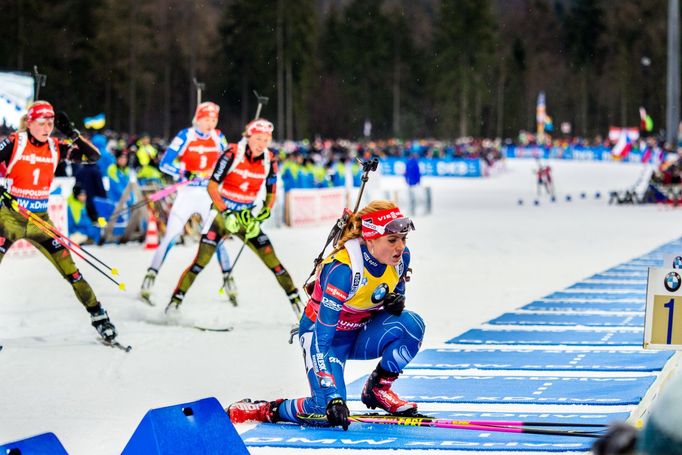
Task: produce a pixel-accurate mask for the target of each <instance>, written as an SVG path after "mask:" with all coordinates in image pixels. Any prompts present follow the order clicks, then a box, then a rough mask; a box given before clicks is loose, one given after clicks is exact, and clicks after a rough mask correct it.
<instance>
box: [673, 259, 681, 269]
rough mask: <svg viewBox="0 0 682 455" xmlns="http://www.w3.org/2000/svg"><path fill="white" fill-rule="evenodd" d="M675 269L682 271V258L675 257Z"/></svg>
mask: <svg viewBox="0 0 682 455" xmlns="http://www.w3.org/2000/svg"><path fill="white" fill-rule="evenodd" d="M673 268H674V269H682V256H675V259H673Z"/></svg>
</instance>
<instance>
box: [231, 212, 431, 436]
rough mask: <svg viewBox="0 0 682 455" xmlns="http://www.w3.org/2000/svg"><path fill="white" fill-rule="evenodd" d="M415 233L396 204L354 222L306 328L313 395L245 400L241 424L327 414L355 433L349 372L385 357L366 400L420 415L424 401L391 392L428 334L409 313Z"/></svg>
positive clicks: (319, 278) (322, 276) (329, 265)
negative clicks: (350, 366) (358, 363)
mask: <svg viewBox="0 0 682 455" xmlns="http://www.w3.org/2000/svg"><path fill="white" fill-rule="evenodd" d="M411 230H414V224H413V223H412V220H411V219H410V218H406V217H404V216H403V215H402V214H401V213H400V210H399V209H398V207H397V206H396V205H395V204H393V203H392V202H389V201H381V200H377V201H372V202H371V203H370V204H369V205H367V206H366V207H365V208H364V209H362V210H360V211H359V212H358V213H356V214H353V215H352V216H351V217H350V219H349V221H348V224H347V225H346V227H345V228H344V230H343V233H342V235H341V238H340V240H339V241H338V243H337V246H336V248H335V249H334V251H332V253H331V254H330V255H329V256H327V257H326V259H325V260H324V261H323V262H322V263H321V265H320V267H319V268H318V270H317V274H316V279H315V283H314V287H313V292H312V295H311V297H310V300H309V301H308V304H307V306H306V308H305V313H304V315H303V317H302V318H301V322H300V325H299V333H298V335H299V341H300V343H301V346H302V348H303V353H304V359H305V366H306V371H307V377H308V382H309V384H310V388H311V391H312V396H311V397H307V398H298V399H288V400H282V399H279V400H275V401H252V400H250V399H246V400H241V401H238V402H236V403H233V404H232V405H230V406H229V407H228V408H227V409H226V411H227V413H228V414H229V416H230V419H231V420H232V422H233V423H242V422H246V421H260V422H272V423H275V422H279V421H287V422H294V423H301V424H305V423H306V420H304V419H301V418H299V417H298V416H299V415H302V414H322V415H326V418H327V421H326V424H328V425H329V426H341V427H343V428H344V430H345V429H347V428H348V425H349V419H348V417H349V411H348V407H347V406H346V385H345V381H344V377H343V372H344V367H345V364H346V361H347V360H349V359H353V360H368V359H375V358H379V359H380V361H379V364H378V365H377V367H376V369H375V370H374V371H373V372H372V373H371V374H370V375H369V378H368V379H367V381H366V382H365V385H364V387H363V389H362V394H361V400H362V402H363V403H364V404H365V405H366V406H367V407H368V408H371V409H375V408H380V409H383V410H384V411H386V412H388V413H390V414H398V415H403V416H413V415H416V414H417V404H416V403H413V402H409V401H406V400H403V399H402V398H400V397H399V396H398V395H397V394H396V393H395V392H394V391H393V390H391V386H392V384H393V383H394V382H395V380H396V379H397V378H398V376H399V374H400V372H401V370H402V369H403V368H404V367H405V366H406V365H407V364H408V363H409V362H410V361H411V360H412V358H413V357H414V356H415V355H416V354H417V352H418V351H419V348H420V347H421V342H422V339H423V337H424V330H425V326H424V322H423V320H422V318H421V317H420V316H419V315H418V314H416V313H414V312H412V311H409V310H406V309H405V295H404V293H405V282H406V281H407V275H406V274H407V270H408V266H409V262H410V252H409V250H408V249H407V247H406V241H407V234H408V233H409V232H410V231H411ZM317 424H318V425H319V422H318V423H317Z"/></svg>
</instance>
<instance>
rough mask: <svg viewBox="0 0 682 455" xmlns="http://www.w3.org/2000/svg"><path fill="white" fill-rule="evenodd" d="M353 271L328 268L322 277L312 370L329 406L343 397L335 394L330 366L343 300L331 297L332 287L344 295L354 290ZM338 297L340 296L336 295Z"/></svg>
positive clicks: (339, 266)
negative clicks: (330, 290) (336, 399)
mask: <svg viewBox="0 0 682 455" xmlns="http://www.w3.org/2000/svg"><path fill="white" fill-rule="evenodd" d="M351 277H352V272H351V268H350V267H349V266H348V265H346V264H342V263H340V262H331V263H329V264H326V265H325V266H324V268H323V269H322V273H321V274H320V285H321V288H322V290H323V294H322V300H321V302H320V309H319V312H318V315H317V321H316V322H315V327H314V337H313V339H314V345H313V346H312V347H311V348H312V349H311V351H312V352H311V354H312V355H313V369H314V370H315V375H316V376H317V379H318V382H319V384H320V387H322V389H323V390H324V392H325V396H326V399H327V402H329V400H331V399H332V398H336V397H339V396H341V395H340V394H339V393H338V392H337V390H336V380H335V378H334V375H333V373H332V371H333V370H332V369H331V365H330V359H329V357H330V352H331V346H332V342H333V340H334V336H335V335H336V324H337V323H338V321H339V317H340V316H341V309H342V308H343V304H344V302H345V301H344V300H341V299H339V298H338V297H336V296H334V295H331V294H330V293H328V290H329V289H330V286H331V287H332V288H335V289H337V290H339V291H341V292H343V293H344V294H346V295H347V294H348V293H349V292H350V289H351ZM334 294H337V295H338V293H337V292H334Z"/></svg>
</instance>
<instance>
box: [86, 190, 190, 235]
mask: <svg viewBox="0 0 682 455" xmlns="http://www.w3.org/2000/svg"><path fill="white" fill-rule="evenodd" d="M191 181H192V180H183V181H182V182H177V183H174V184H172V185H169V186H167V187H165V188H161V189H160V190H158V191H156V192H154V193H152V194H150V195H148V196H146V197H145V199H144V200H142V201H138V202H136V203H134V204H133V205H131V206H130V207H123V208H121V209H120V210H117V211H116V212H114V213H112V214H111V215H109V219H110V220H116V218H118V217H119V216H120V215H121V214H123V213H125V212H127V211H131V212H132V211H134V210H137V209H139V208H141V207H144V206H146V205H147V204H149V203H150V202H156V201H160V200H161V199H163V198H165V197H168V196H170V195H171V194H173V193H175V192H176V191H178V190H179V189H180V188H182V187H183V186H185V185H188V184H189V183H190V182H191ZM97 222H98V224H99V226H100V227H106V225H107V220H105V219H104V218H101V217H100V218H99V219H98V220H97Z"/></svg>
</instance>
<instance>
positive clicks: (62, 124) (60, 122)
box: [54, 111, 81, 139]
mask: <svg viewBox="0 0 682 455" xmlns="http://www.w3.org/2000/svg"><path fill="white" fill-rule="evenodd" d="M54 126H56V127H57V129H58V130H59V131H60V132H61V133H62V134H63V135H64V136H66V137H68V138H69V139H76V138H77V137H78V136H80V134H81V133H80V131H78V130H77V129H76V128H75V127H74V125H73V123H71V120H69V116H68V115H66V113H65V112H64V111H60V112H57V116H56V117H55V119H54Z"/></svg>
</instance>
